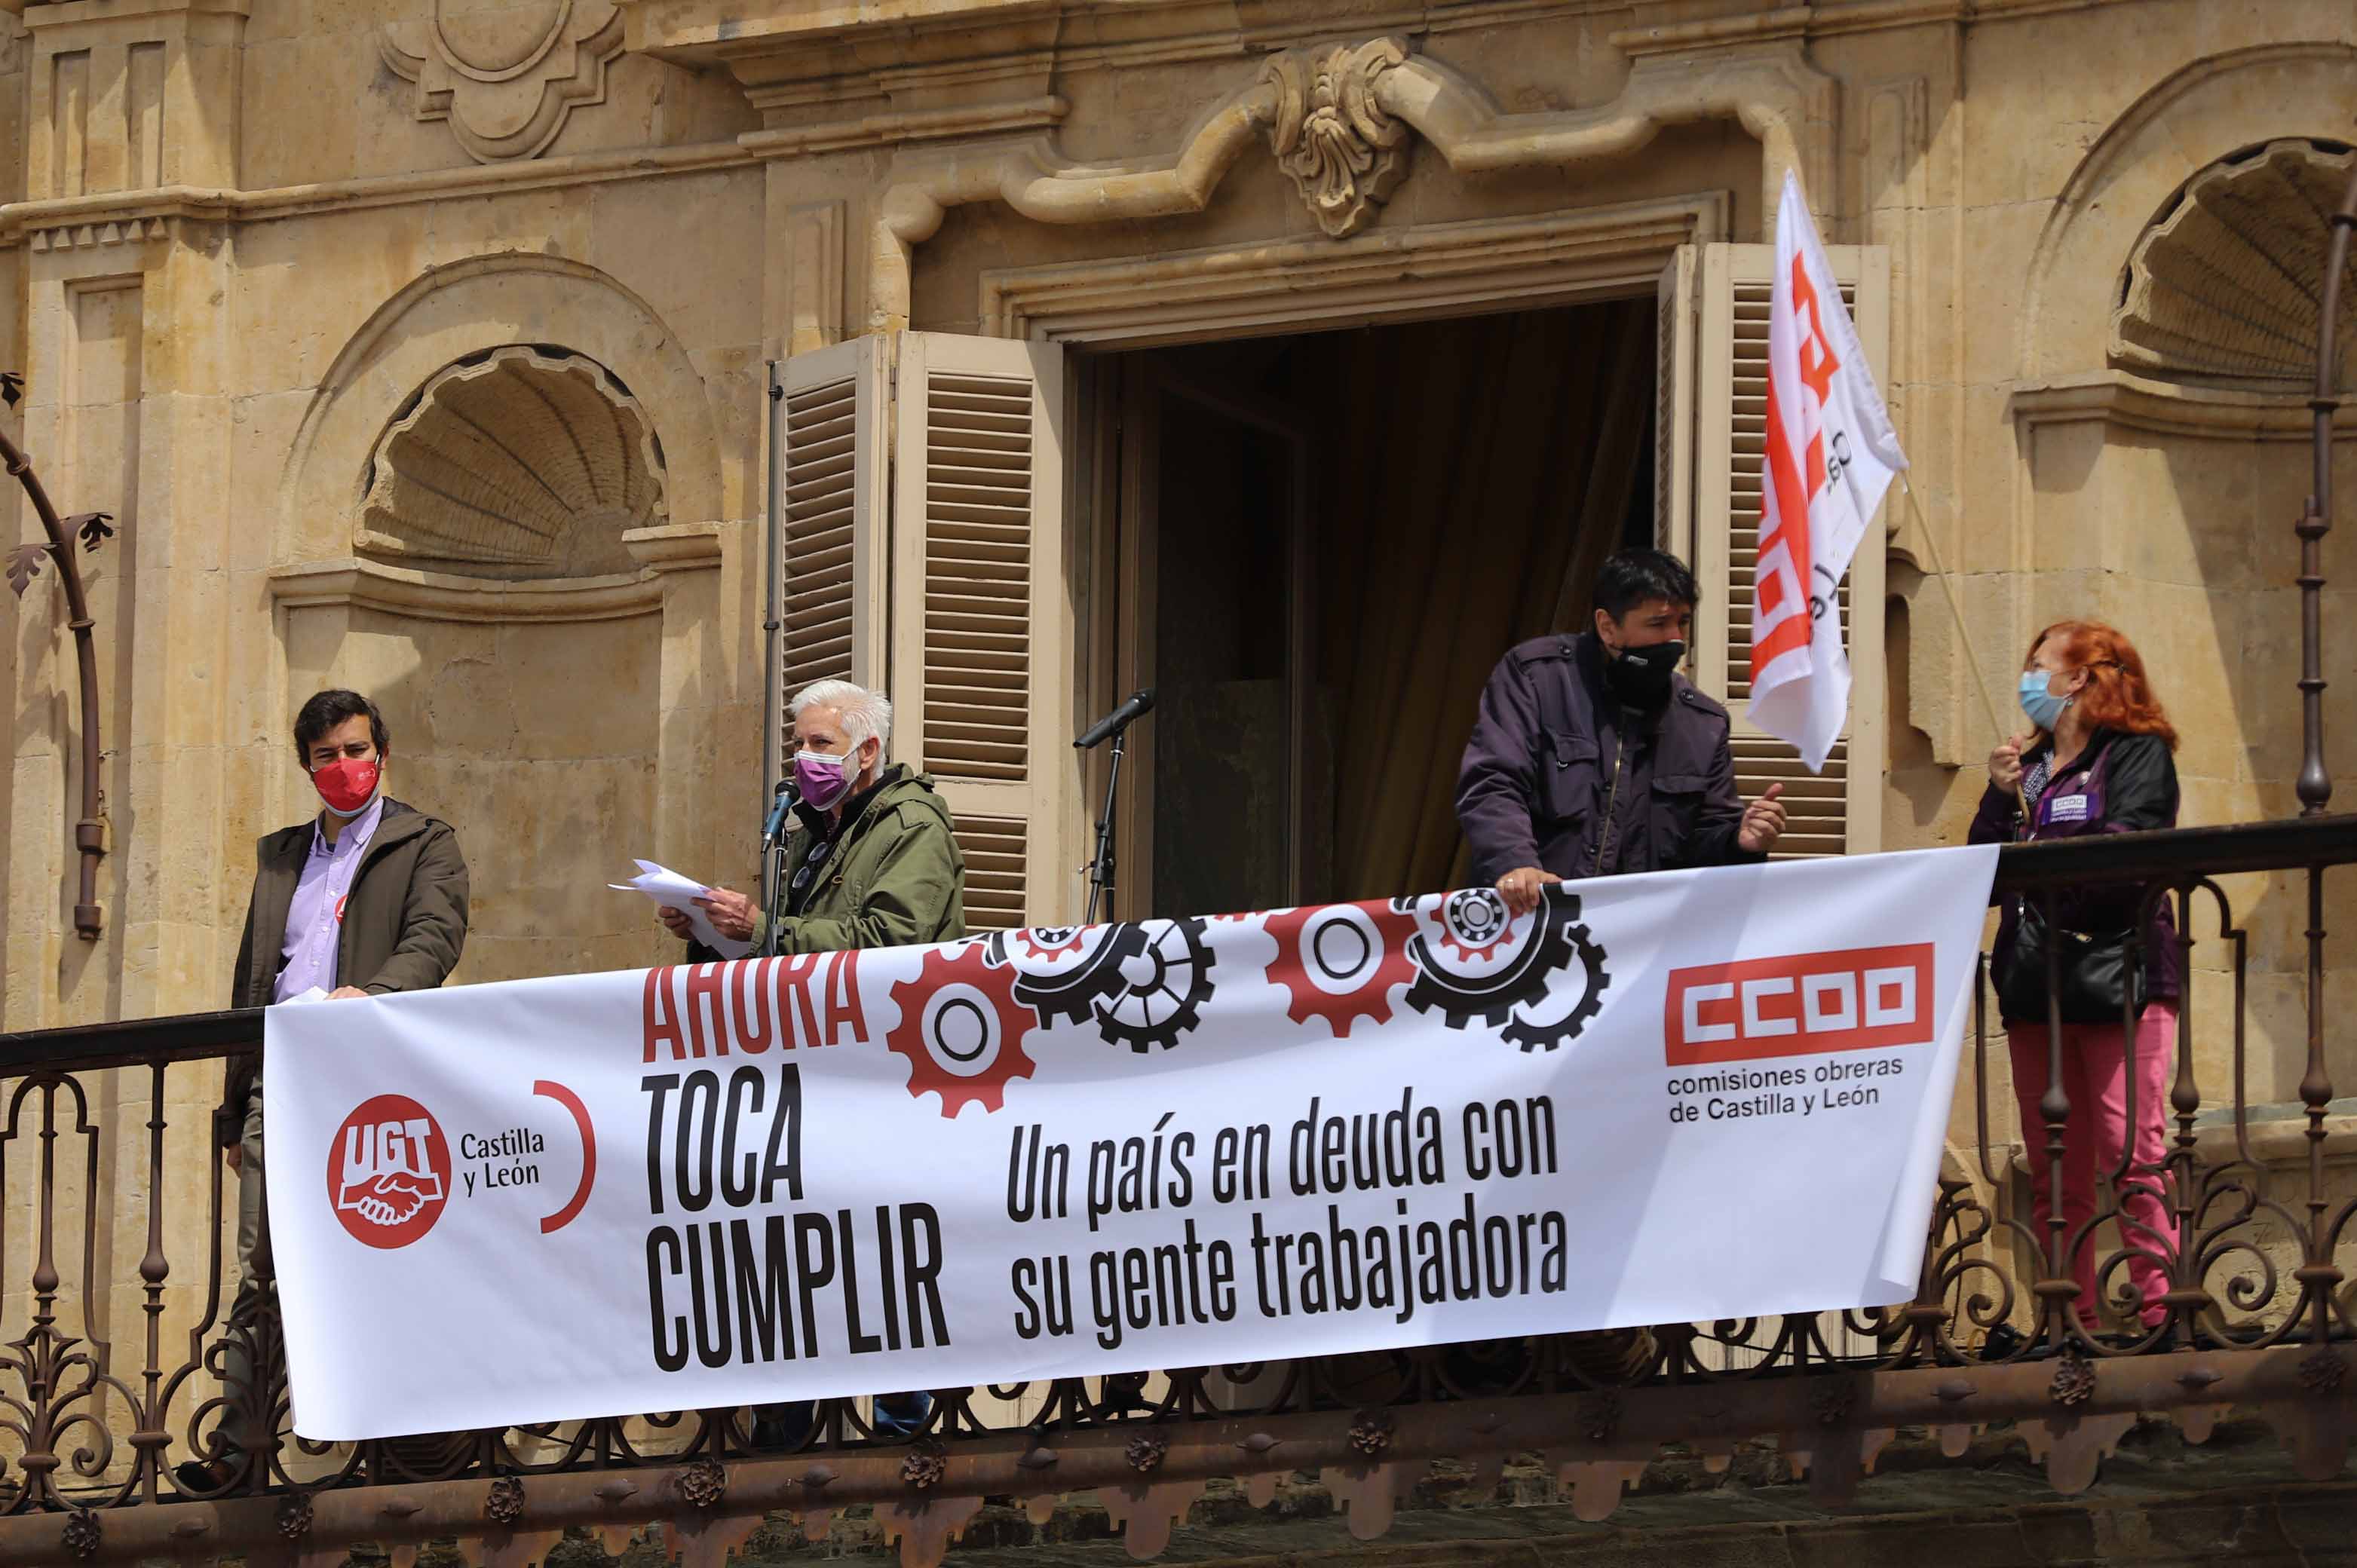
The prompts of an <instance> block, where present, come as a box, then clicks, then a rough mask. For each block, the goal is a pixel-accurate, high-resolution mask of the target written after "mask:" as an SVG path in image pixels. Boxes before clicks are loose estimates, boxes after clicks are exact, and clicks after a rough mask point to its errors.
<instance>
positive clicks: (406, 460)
mask: <svg viewBox="0 0 2357 1568" xmlns="http://www.w3.org/2000/svg"><path fill="white" fill-rule="evenodd" d="M364 488H365V494H364V495H363V497H362V499H361V527H360V532H359V537H358V539H357V541H356V543H357V545H358V547H359V549H360V550H361V553H364V554H368V555H371V556H375V557H378V558H380V559H383V560H388V561H392V562H395V563H398V564H404V565H414V566H421V567H425V568H428V569H432V570H437V571H455V572H459V573H462V574H465V575H473V576H486V577H506V578H521V577H581V576H597V575H605V574H608V573H617V572H630V571H634V570H636V563H634V562H633V561H632V560H631V558H630V552H629V551H628V550H627V549H626V548H625V547H624V545H623V543H622V533H623V531H624V530H626V529H631V528H644V527H647V526H649V525H650V524H651V523H654V522H657V521H661V520H662V514H663V470H662V446H661V445H660V444H659V443H658V441H657V440H656V438H655V434H654V424H653V422H652V421H651V420H650V419H649V418H648V417H647V413H646V411H645V410H644V409H643V408H641V407H640V406H639V403H638V400H637V399H636V398H633V397H632V396H631V395H630V391H629V389H628V388H626V387H625V386H623V385H622V383H621V382H620V381H618V380H616V379H615V377H614V375H613V374H612V372H610V371H608V370H606V368H605V367H604V366H602V365H599V364H598V363H597V361H596V360H590V359H587V358H586V357H584V356H582V355H579V354H574V353H570V352H568V351H566V350H565V349H549V348H543V347H537V346H527V345H522V344H511V345H509V346H508V347H505V348H500V349H490V350H488V351H487V352H485V353H482V354H477V355H468V357H467V358H466V359H464V360H459V361H458V362H457V364H454V365H451V366H449V367H447V369H445V370H442V371H437V372H436V374H435V375H434V377H433V378H432V379H431V380H430V381H427V382H426V383H425V385H424V386H423V387H421V388H419V389H418V392H417V394H416V395H415V396H414V398H412V399H411V400H410V403H409V405H408V406H407V407H406V408H405V409H404V411H403V413H402V414H401V417H399V418H398V419H395V420H394V421H393V424H391V425H389V426H387V427H386V429H385V433H384V435H383V436H382V439H380V440H379V441H378V443H377V447H376V451H375V453H374V454H373V455H372V456H371V458H370V462H369V472H368V475H367V478H366V480H365V487H364Z"/></svg>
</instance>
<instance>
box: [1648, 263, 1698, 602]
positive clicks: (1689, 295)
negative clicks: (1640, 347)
mask: <svg viewBox="0 0 2357 1568" xmlns="http://www.w3.org/2000/svg"><path fill="white" fill-rule="evenodd" d="M1695 251H1696V247H1695V246H1693V245H1680V246H1679V247H1678V252H1677V255H1676V256H1675V257H1674V258H1673V259H1672V261H1671V262H1670V264H1669V265H1668V266H1667V267H1665V268H1663V270H1662V277H1661V282H1660V283H1659V284H1658V285H1656V298H1657V301H1658V304H1659V307H1660V308H1659V312H1658V315H1657V317H1656V321H1655V325H1654V335H1653V351H1654V357H1655V363H1654V374H1653V400H1654V401H1653V547H1654V548H1655V549H1657V550H1666V551H1668V552H1669V553H1671V554H1673V555H1675V556H1677V557H1678V558H1679V559H1680V560H1682V561H1689V562H1691V561H1692V560H1693V559H1694V549H1695V541H1694V486H1695V471H1694V469H1695V338H1696V336H1697V333H1698V330H1699V328H1700V325H1701V323H1700V321H1699V319H1698V318H1697V317H1696V315H1695V309H1696V303H1697V296H1696V294H1695V287H1696V279H1695V272H1696V270H1697V268H1698V266H1699V264H1700V263H1699V260H1698V258H1697V256H1696V254H1695Z"/></svg>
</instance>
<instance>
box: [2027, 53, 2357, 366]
mask: <svg viewBox="0 0 2357 1568" xmlns="http://www.w3.org/2000/svg"><path fill="white" fill-rule="evenodd" d="M2352 100H2357V47H2353V46H2352V45H2349V44H2346V43H2341V42H2330V41H2321V40H2319V41H2289V42H2285V43H2279V44H2267V45H2263V46H2261V47H2259V48H2248V49H2239V50H2233V51H2231V52H2228V53H2225V54H2221V55H2214V56H2212V57H2209V58H2207V59H2201V60H2198V61H2196V62H2194V63H2193V64H2191V65H2189V66H2187V67H2186V68H2184V69H2183V70H2179V71H2176V72H2174V73H2173V74H2171V75H2169V77H2167V78H2164V79H2163V80H2161V81H2158V82H2156V83H2155V84H2154V85H2153V87H2152V88H2151V89H2150V90H2149V91H2147V92H2146V93H2145V94H2144V96H2143V97H2141V98H2139V99H2138V100H2137V101H2136V102H2135V103H2134V104H2132V105H2130V106H2129V108H2128V110H2127V111H2126V113H2123V114H2122V115H2121V116H2120V117H2119V118H2118V119H2117V120H2116V121H2115V122H2114V123H2113V124H2111V125H2109V126H2107V127H2106V128H2105V129H2104V133H2103V134H2102V135H2100V136H2098V137H2097V138H2096V139H2095V141H2094V144H2093V145H2092V146H2090V147H2089V148H2088V149H2087V153H2086V156H2084V157H2083V158H2082V159H2081V160H2080V162H2079V166H2078V167H2077V168H2075V169H2074V170H2072V174H2071V177H2070V178H2069V179H2068V180H2067V181H2066V182H2065V183H2064V185H2063V188H2062V189H2061V192H2060V193H2059V194H2058V195H2057V196H2056V198H2055V200H2054V205H2053V208H2052V210H2051V211H2050V213H2049V215H2048V218H2047V220H2046V225H2045V228H2044V229H2043V231H2041V232H2040V235H2039V241H2038V245H2037V249H2036V251H2035V252H2034V253H2033V255H2032V258H2031V261H2030V265H2029V275H2028V277H2027V279H2026V286H2025V288H2024V289H2023V291H2022V298H2023V305H2022V310H2021V314H2020V318H2019V323H2018V345H2019V349H2018V354H2019V358H2018V365H2019V371H2018V374H2019V376H2020V378H2021V379H2022V380H2024V381H2047V380H2050V379H2052V378H2056V377H2063V376H2074V375H2082V374H2084V373H2086V372H2089V371H2097V370H2101V369H2103V368H2104V367H2105V366H2106V365H2108V364H2110V363H2112V358H2111V350H2112V344H2113V330H2114V320H2115V312H2116V311H2117V310H2118V309H2119V307H2120V306H2121V305H2122V304H2123V294H2124V282H2125V276H2126V271H2125V270H2126V266H2127V264H2128V259H2129V255H2130V252H2132V251H2134V250H2135V249H2136V247H2137V245H2138V243H2139V242H2140V240H2142V239H2143V238H2144V237H2145V236H2146V234H2147V231H2149V230H2150V229H2151V228H2152V227H2153V226H2154V225H2155V221H2156V220H2157V219H2165V218H2167V217H2169V216H2170V215H2173V214H2175V213H2177V212H2178V211H2179V198H2180V197H2182V196H2183V195H2184V194H2185V193H2186V192H2187V191H2188V190H2189V189H2190V188H2191V186H2192V185H2193V183H2194V182H2195V180H2196V179H2197V178H2198V177H2201V176H2202V175H2204V174H2205V173H2206V172H2208V171H2210V170H2212V168H2214V167H2215V166H2218V165H2219V164H2220V163H2222V162H2223V161H2226V160H2229V159H2231V158H2233V157H2234V156H2237V155H2238V154H2244V155H2246V154H2247V153H2248V152H2249V150H2250V149H2254V148H2257V149H2265V148H2267V147H2270V146H2272V145H2277V144H2282V143H2290V142H2301V143H2311V142H2321V143H2322V144H2323V145H2333V144H2332V141H2331V138H2335V137H2345V136H2347V135H2348V134H2349V133H2348V126H2347V110H2346V107H2345V106H2346V105H2347V104H2348V103H2350V102H2352ZM2323 227H2324V222H2323V214H2322V213H2318V214H2317V215H2316V229H2317V231H2318V232H2319V233H2321V232H2322V230H2323ZM2142 373H2147V374H2148V373H2149V372H2148V371H2147V372H2142Z"/></svg>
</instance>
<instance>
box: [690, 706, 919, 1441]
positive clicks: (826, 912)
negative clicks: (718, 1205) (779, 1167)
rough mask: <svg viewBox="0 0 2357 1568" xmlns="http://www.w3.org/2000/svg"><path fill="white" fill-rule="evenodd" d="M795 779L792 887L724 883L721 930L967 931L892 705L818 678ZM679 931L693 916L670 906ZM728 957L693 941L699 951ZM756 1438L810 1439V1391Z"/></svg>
mask: <svg viewBox="0 0 2357 1568" xmlns="http://www.w3.org/2000/svg"><path fill="white" fill-rule="evenodd" d="M792 707H793V718H794V758H793V765H792V767H793V780H794V788H795V790H796V793H797V796H798V798H799V800H800V801H801V804H800V806H799V808H798V809H797V811H795V813H794V818H795V821H794V827H793V830H792V832H791V833H790V834H789V835H788V837H787V840H786V875H785V885H784V886H783V887H782V888H781V889H780V892H779V896H778V906H779V907H778V908H776V909H775V910H766V909H762V908H759V905H758V904H757V903H756V901H755V900H753V899H751V898H748V897H746V896H745V895H744V894H742V893H734V892H730V891H728V890H727V889H726V888H716V889H714V891H713V892H712V894H711V896H710V897H705V898H699V899H697V900H696V902H697V903H699V904H701V905H703V906H704V908H705V911H706V913H708V914H709V915H710V916H711V917H712V929H714V930H716V931H717V932H719V933H720V934H721V935H722V936H724V937H727V938H729V939H731V940H737V941H749V942H751V943H752V944H753V946H754V949H755V950H756V951H759V950H762V949H763V948H764V947H765V946H769V945H770V937H771V936H772V930H771V928H772V927H773V926H774V928H775V931H774V935H775V939H776V940H775V942H774V948H775V950H777V951H779V952H786V953H804V952H840V951H842V950H845V949H847V948H889V947H908V946H911V945H920V944H924V943H929V942H946V941H952V940H956V939H957V938H959V937H962V936H963V935H965V858H964V856H963V855H962V854H959V853H958V846H957V840H956V839H955V838H954V837H952V835H951V832H950V813H949V808H948V807H947V806H945V805H943V804H942V798H941V796H939V795H938V794H936V793H934V790H933V781H932V780H931V779H928V778H926V777H925V776H924V775H923V774H920V773H917V772H913V771H911V770H910V769H909V768H905V767H903V766H901V765H900V764H899V763H887V762H886V761H885V760H884V749H885V747H886V746H887V745H888V744H889V742H890V740H891V736H892V704H891V703H889V702H888V701H886V700H885V698H884V697H883V695H882V694H881V693H876V692H870V691H868V690H866V688H865V687H861V686H855V685H853V684H852V683H851V682H848V681H816V682H812V683H811V684H810V685H808V686H805V687H803V688H802V691H801V692H799V693H796V694H795V696H794V700H793V704H792ZM662 922H663V924H664V925H665V926H667V927H669V928H670V929H671V930H672V933H673V935H674V936H679V937H685V936H687V935H688V918H687V917H686V916H685V915H684V914H683V913H681V912H680V911H679V910H677V909H665V910H663V911H662ZM718 956H719V955H718V954H717V953H715V952H713V951H711V950H708V949H705V948H702V947H700V946H697V945H696V944H695V943H694V942H693V941H692V940H691V941H690V943H689V946H688V957H689V958H690V959H691V960H697V959H703V960H710V959H715V958H717V957H718ZM931 1410H932V1400H931V1397H930V1396H929V1395H926V1394H921V1393H902V1394H879V1395H877V1398H876V1401H875V1403H874V1406H873V1408H872V1412H871V1415H870V1417H869V1421H870V1424H871V1425H872V1426H873V1427H874V1429H875V1431H876V1432H877V1434H879V1435H883V1436H906V1435H908V1434H911V1433H914V1432H916V1431H917V1430H919V1429H920V1428H921V1427H922V1426H923V1424H924V1423H925V1421H926V1419H927V1417H928V1416H929V1415H930V1414H931ZM753 1414H754V1422H753V1440H754V1442H755V1443H756V1444H759V1445H760V1446H762V1447H767V1448H791V1447H795V1446H798V1445H799V1444H802V1442H804V1441H806V1440H807V1438H808V1436H809V1434H810V1431H811V1424H812V1407H811V1405H810V1403H809V1402H807V1401H797V1402H793V1403H791V1404H771V1405H759V1406H756V1407H755V1409H754V1412H753Z"/></svg>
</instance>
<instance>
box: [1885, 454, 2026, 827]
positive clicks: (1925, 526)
mask: <svg viewBox="0 0 2357 1568" xmlns="http://www.w3.org/2000/svg"><path fill="white" fill-rule="evenodd" d="M1898 478H1899V490H1900V494H1901V495H1903V496H1905V497H1906V498H1907V505H1908V507H1909V508H1910V510H1912V511H1913V512H1914V514H1915V526H1916V528H1917V529H1918V530H1920V531H1921V533H1922V535H1923V553H1924V554H1925V555H1927V556H1929V557H1930V558H1931V562H1932V575H1933V576H1935V577H1937V578H1939V579H1940V586H1941V587H1942V588H1943V589H1945V590H1946V591H1947V595H1948V608H1949V610H1950V611H1951V612H1953V614H1954V616H1955V618H1956V636H1957V638H1958V639H1960V640H1961V641H1962V642H1963V643H1964V662H1965V663H1966V664H1968V665H1970V666H1971V667H1972V671H1973V686H1974V689H1975V690H1976V691H1978V692H1979V693H1980V694H1981V706H1982V707H1983V708H1985V709H1986V710H1987V711H1988V720H1989V727H1990V728H1992V729H1994V730H1996V736H1997V739H1998V740H1999V741H2000V742H2003V741H2008V740H2011V739H2012V738H2013V731H2012V730H2011V729H2010V728H2009V727H2008V726H2007V724H2006V722H2005V721H2004V720H2003V719H2002V718H2000V717H1998V716H1997V706H1996V698H1994V697H1992V696H1990V695H1989V688H1988V677H1987V675H1986V672H1985V671H1983V670H1982V668H1981V656H1980V653H1979V650H1976V649H1975V648H1974V647H1973V630H1972V626H1971V624H1970V623H1969V622H1967V621H1966V620H1965V618H1964V601H1963V600H1961V599H1959V598H1957V597H1956V585H1955V583H1954V582H1953V580H1952V579H1951V578H1950V577H1949V575H1948V568H1947V564H1945V563H1944V562H1943V561H1942V560H1941V559H1940V535H1939V533H1938V532H1937V531H1935V530H1934V529H1933V528H1932V520H1931V519H1930V518H1927V517H1925V516H1924V515H1923V503H1922V502H1921V501H1919V500H1917V499H1915V487H1914V486H1912V485H1910V484H1909V483H1908V482H1907V474H1906V471H1905V470H1904V469H1902V470H1900V474H1899V476H1898ZM2013 799H2014V803H2015V804H2017V805H2018V806H2019V807H2020V808H2021V820H2022V821H2023V822H2028V821H2029V798H2028V797H2027V796H2025V795H2024V794H2023V793H2022V792H2021V784H2020V781H2019V780H2018V779H2017V780H2016V781H2015V783H2014V786H2013Z"/></svg>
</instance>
